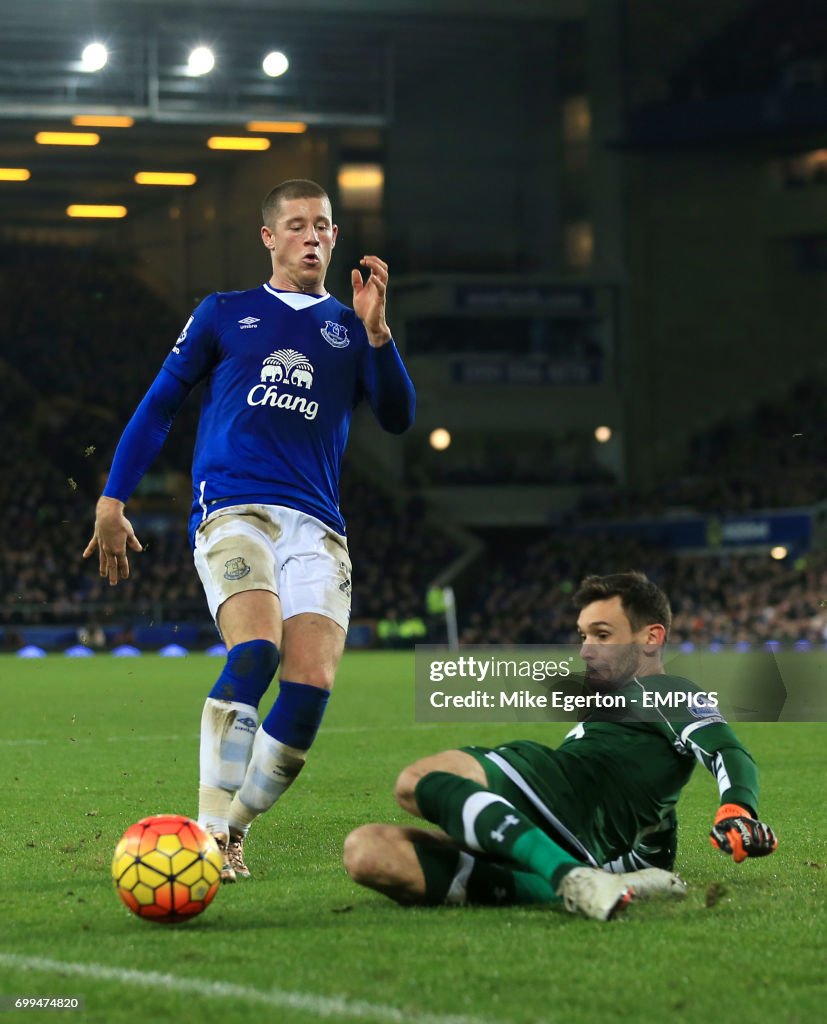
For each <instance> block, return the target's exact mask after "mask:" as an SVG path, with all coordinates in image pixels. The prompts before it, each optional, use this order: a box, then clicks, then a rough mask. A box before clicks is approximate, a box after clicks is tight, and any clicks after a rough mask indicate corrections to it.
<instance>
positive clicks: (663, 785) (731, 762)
mask: <svg viewBox="0 0 827 1024" xmlns="http://www.w3.org/2000/svg"><path fill="white" fill-rule="evenodd" d="M574 603H575V606H576V608H577V609H578V611H579V613H580V614H579V616H578V619H577V628H578V631H579V634H580V637H581V640H582V644H583V647H582V651H581V654H582V657H583V660H584V661H585V663H586V666H587V674H586V680H587V682H588V685H589V686H590V687H591V688H593V689H595V690H597V691H599V692H600V691H602V692H611V693H612V694H615V695H625V696H626V697H627V699H628V701H629V704H631V705H632V706H635V707H641V706H644V707H648V706H652V705H653V704H654V700H653V699H652V696H653V695H655V694H661V695H665V694H667V693H670V692H675V691H676V690H680V691H683V692H686V691H687V690H689V691H691V692H692V693H693V695H697V700H694V699H693V701H692V702H691V703H690V704H689V707H688V709H684V710H682V711H680V712H677V711H675V710H674V709H670V710H669V711H667V712H664V713H661V712H660V711H649V712H647V713H646V714H644V715H639V714H638V715H635V714H628V713H625V712H624V713H623V714H621V715H619V716H618V715H613V716H612V715H608V714H606V713H605V712H594V713H592V712H590V713H588V714H587V715H586V717H585V719H584V720H583V721H581V722H579V723H578V724H577V726H576V727H575V728H574V729H572V730H571V732H569V734H568V735H567V736H566V738H565V739H564V741H563V742H562V744H561V745H560V746H559V747H557V748H556V749H551V748H550V747H546V746H543V745H542V744H540V743H535V742H532V741H515V742H512V743H506V744H504V745H503V746H499V747H496V748H493V749H491V748H488V747H474V746H471V747H463V748H462V749H459V750H446V751H443V752H442V753H441V754H436V755H434V756H432V757H426V758H423V759H422V760H420V761H416V762H415V763H414V764H412V765H410V766H409V767H407V768H405V769H404V771H403V772H402V773H401V775H400V776H399V779H398V780H397V783H396V790H395V796H396V799H397V802H398V803H399V805H400V806H401V807H402V808H403V809H404V810H406V811H409V812H410V813H411V814H413V815H415V816H416V817H418V818H424V819H425V820H426V821H429V822H432V823H433V824H434V825H437V826H439V829H440V831H435V830H426V829H421V828H413V827H403V826H398V825H363V826H361V827H360V828H357V829H356V830H355V831H353V832H351V833H350V835H349V836H348V837H347V839H346V840H345V851H344V859H345V867H346V869H347V871H348V873H349V874H350V876H351V877H352V878H353V879H354V880H355V881H356V882H359V883H360V884H362V885H366V886H369V887H370V888H373V889H376V890H378V891H379V892H381V893H384V894H385V895H387V896H390V897H391V898H392V899H394V900H396V901H397V902H399V903H402V904H430V905H434V904H440V903H448V904H451V903H453V904H463V903H476V904H509V903H510V904H519V903H523V904H525V903H554V902H558V903H560V902H561V903H562V905H563V906H564V907H565V909H566V910H568V911H571V912H572V913H581V914H583V915H585V916H586V917H590V918H594V919H597V920H601V921H606V920H609V919H610V918H612V917H614V916H615V914H617V913H618V912H619V911H620V910H622V909H623V908H624V907H625V906H626V905H627V904H628V903H629V902H631V901H632V900H633V899H635V898H644V899H645V898H649V897H656V896H682V895H683V894H684V892H685V888H686V887H685V885H684V883H683V881H682V880H681V879H680V878H679V877H678V876H677V875H675V874H673V873H672V867H673V865H674V862H675V853H676V849H677V818H676V815H675V805H676V804H677V801H678V797H679V796H680V793H681V790H682V789H683V787H684V786H685V785H686V783H687V782H688V781H689V778H690V776H691V775H692V770H693V767H694V765H695V763H696V762H700V763H701V764H702V765H703V766H704V767H705V768H707V769H708V770H709V771H710V772H711V773H712V774H713V775H714V776H715V779H716V781H717V784H718V791H719V796H720V806H719V808H718V812H717V814H716V815H715V820H714V824H713V827H712V831H711V833H710V838H711V842H712V845H713V846H714V847H716V848H717V849H718V850H720V851H721V852H722V853H725V854H727V855H729V856H732V857H733V859H734V860H735V861H736V862H739V863H740V862H741V861H743V860H746V859H747V858H748V857H762V856H765V855H767V854H770V853H772V852H773V850H775V848H776V846H777V841H776V838H775V836H774V835H773V832H772V829H771V828H769V826H767V825H765V824H763V823H762V822H761V821H759V820H758V817H757V815H758V769H757V768H756V766H755V763H754V762H753V760H752V758H751V757H750V755H749V753H748V752H747V751H746V750H745V749H744V747H743V746H742V745H741V743H740V742H739V741H738V738H737V737H736V735H735V733H734V732H733V731H732V729H731V728H730V727H729V726H728V725H727V724H726V722H725V721H724V719H723V718H722V717H721V715H720V714H719V713H718V710H717V707H714V706H712V703H711V702H710V701H707V700H705V699H704V695H703V694H701V693H700V691H698V690H697V688H696V687H694V686H692V684H690V683H688V682H687V680H684V679H679V678H677V677H674V676H669V675H666V674H665V673H664V670H663V651H664V643H665V641H666V638H667V635H668V633H669V627H670V624H671V619H672V613H671V609H670V607H669V600H668V598H667V597H666V595H665V594H664V593H663V591H662V590H661V589H660V588H659V587H658V586H656V585H655V584H654V583H652V582H651V581H650V580H648V579H647V578H646V577H645V576H644V575H643V574H642V573H638V572H625V573H617V574H615V575H611V576H589V577H587V578H586V579H585V580H584V581H583V583H582V584H581V586H580V589H579V590H578V591H577V593H576V594H575V597H574ZM627 706H628V704H627ZM667 715H668V716H669V717H668V718H667V717H666V716H667Z"/></svg>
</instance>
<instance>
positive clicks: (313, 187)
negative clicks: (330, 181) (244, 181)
mask: <svg viewBox="0 0 827 1024" xmlns="http://www.w3.org/2000/svg"><path fill="white" fill-rule="evenodd" d="M288 199H326V200H327V201H328V202H330V196H329V195H328V194H327V192H325V190H324V189H323V188H322V186H321V185H319V184H318V183H317V182H315V181H309V180H308V179H307V178H290V179H289V180H288V181H283V182H282V183H281V184H280V185H276V187H275V188H274V189H271V190H270V191H269V192H268V193H267V195H266V196H265V197H264V201H263V202H262V204H261V217H262V220H263V221H264V223H265V224H266V225H267V226H268V227H272V225H273V224H274V223H275V221H276V217H278V213H279V207H280V206H281V204H282V202H284V201H285V200H288Z"/></svg>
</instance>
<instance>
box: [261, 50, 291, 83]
mask: <svg viewBox="0 0 827 1024" xmlns="http://www.w3.org/2000/svg"><path fill="white" fill-rule="evenodd" d="M261 66H262V68H264V74H265V75H269V76H270V78H278V77H279V76H281V75H283V74H284V72H285V71H286V70H287V69H288V68H289V67H290V61H289V60H288V59H287V57H286V56H285V55H284V54H283V53H282V52H281V50H272V51H271V52H270V53H268V54H267V56H266V57H265V58H264V60H263V61H262V62H261Z"/></svg>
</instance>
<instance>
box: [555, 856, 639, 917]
mask: <svg viewBox="0 0 827 1024" xmlns="http://www.w3.org/2000/svg"><path fill="white" fill-rule="evenodd" d="M628 879H629V875H612V874H609V872H608V871H600V870H599V869H597V868H572V870H571V871H569V873H568V874H567V875H566V877H565V878H564V879H563V881H562V882H561V883H560V886H559V888H558V889H557V895H558V896H559V897H560V898H561V899H562V900H563V906H564V907H565V908H566V910H568V912H569V913H570V914H578V913H580V914H583V916H584V917H591V918H593V919H594V920H595V921H611V920H612V918H613V917H616V916H617V915H618V914H619V913H621V912H622V911H623V910H625V909H626V907H627V906H628V905H629V904H630V903H631V902H632V900H633V899H634V898H635V890H634V888H633V887H632V886H631V885H630V884H629V881H628Z"/></svg>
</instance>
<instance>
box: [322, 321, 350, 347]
mask: <svg viewBox="0 0 827 1024" xmlns="http://www.w3.org/2000/svg"><path fill="white" fill-rule="evenodd" d="M321 331H322V337H323V338H324V340H325V341H326V342H327V343H328V345H332V346H333V347H334V348H347V347H348V345H349V344H350V338H349V337H348V336H347V327H342V325H341V324H334V323H333V321H332V320H325V322H324V327H322V329H321Z"/></svg>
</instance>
